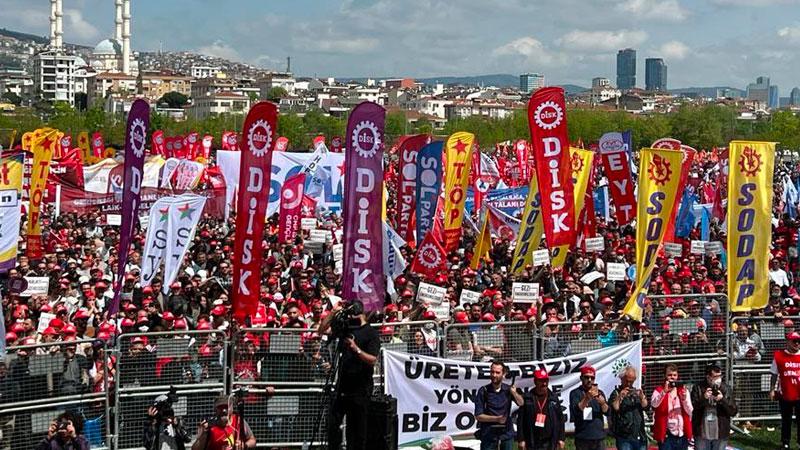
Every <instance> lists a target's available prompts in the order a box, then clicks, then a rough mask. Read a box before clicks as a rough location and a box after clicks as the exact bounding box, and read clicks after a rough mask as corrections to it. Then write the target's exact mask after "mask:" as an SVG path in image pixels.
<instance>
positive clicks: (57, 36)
mask: <svg viewBox="0 0 800 450" xmlns="http://www.w3.org/2000/svg"><path fill="white" fill-rule="evenodd" d="M61 6H62V5H61V0H50V47H51V48H53V49H54V50H60V49H61V47H62V45H63V36H64V29H63V28H62V26H61V19H62V17H63V14H62V12H61Z"/></svg>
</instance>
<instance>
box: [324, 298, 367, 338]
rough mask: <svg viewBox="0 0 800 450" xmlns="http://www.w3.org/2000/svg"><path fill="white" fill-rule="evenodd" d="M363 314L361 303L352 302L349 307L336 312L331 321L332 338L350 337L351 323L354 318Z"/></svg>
mask: <svg viewBox="0 0 800 450" xmlns="http://www.w3.org/2000/svg"><path fill="white" fill-rule="evenodd" d="M363 312H364V306H363V305H362V304H361V302H353V303H351V304H350V305H348V306H346V307H344V308H342V309H340V310H339V311H336V313H335V314H334V315H333V320H331V334H332V335H333V337H336V338H339V339H344V338H346V337H349V336H350V330H351V321H352V319H353V318H354V317H356V316H359V315H361V314H362V313H363Z"/></svg>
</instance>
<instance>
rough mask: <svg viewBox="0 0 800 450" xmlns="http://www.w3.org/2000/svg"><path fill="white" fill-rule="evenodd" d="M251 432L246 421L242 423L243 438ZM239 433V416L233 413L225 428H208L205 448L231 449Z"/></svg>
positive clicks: (211, 449) (212, 449) (216, 449)
mask: <svg viewBox="0 0 800 450" xmlns="http://www.w3.org/2000/svg"><path fill="white" fill-rule="evenodd" d="M251 434H252V432H251V431H250V427H249V426H248V425H247V422H245V423H244V435H245V437H244V439H245V440H246V439H248V438H249V437H250V436H251ZM238 435H239V416H237V415H236V414H233V415H232V416H231V419H230V421H228V425H227V426H225V428H222V427H211V428H209V429H208V447H207V450H233V445H234V443H235V442H236V440H237V438H238Z"/></svg>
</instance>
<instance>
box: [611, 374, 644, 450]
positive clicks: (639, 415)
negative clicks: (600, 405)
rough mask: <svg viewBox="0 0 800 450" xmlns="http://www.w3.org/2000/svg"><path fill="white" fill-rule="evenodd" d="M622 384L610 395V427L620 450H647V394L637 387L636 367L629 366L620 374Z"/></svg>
mask: <svg viewBox="0 0 800 450" xmlns="http://www.w3.org/2000/svg"><path fill="white" fill-rule="evenodd" d="M619 378H620V382H621V384H620V385H619V386H617V388H616V389H614V392H612V393H611V396H610V397H609V403H611V410H610V411H609V422H610V424H609V429H610V430H611V433H612V434H613V435H614V438H615V439H616V445H617V449H618V450H646V449H647V434H646V433H645V430H644V422H645V420H644V410H645V408H647V396H645V395H644V391H642V390H641V389H636V388H635V387H634V386H633V383H634V382H636V369H634V368H633V367H630V366H628V367H627V368H626V369H625V370H623V371H622V373H621V374H620V376H619Z"/></svg>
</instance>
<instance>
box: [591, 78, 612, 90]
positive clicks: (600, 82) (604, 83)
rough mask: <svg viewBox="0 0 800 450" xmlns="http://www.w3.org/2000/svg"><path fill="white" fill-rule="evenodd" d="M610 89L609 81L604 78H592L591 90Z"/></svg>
mask: <svg viewBox="0 0 800 450" xmlns="http://www.w3.org/2000/svg"><path fill="white" fill-rule="evenodd" d="M609 87H611V80H609V79H608V78H605V77H595V78H592V89H602V88H609Z"/></svg>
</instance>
